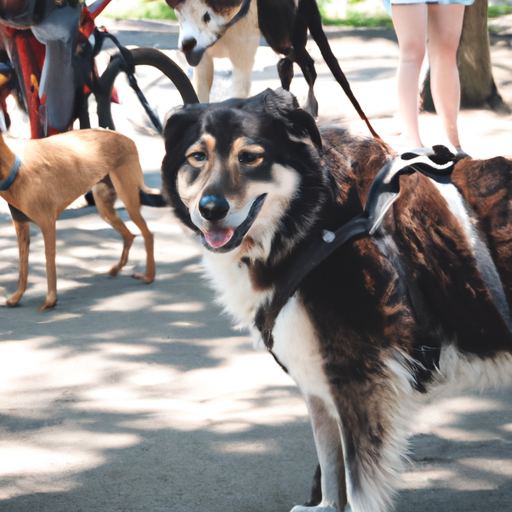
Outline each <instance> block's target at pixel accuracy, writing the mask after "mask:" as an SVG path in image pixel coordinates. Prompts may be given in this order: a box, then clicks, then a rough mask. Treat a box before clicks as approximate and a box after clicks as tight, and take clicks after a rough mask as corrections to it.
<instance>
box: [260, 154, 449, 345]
mask: <svg viewBox="0 0 512 512" xmlns="http://www.w3.org/2000/svg"><path fill="white" fill-rule="evenodd" d="M439 148H441V149H439ZM448 155H449V156H448ZM458 160H459V158H457V157H455V156H454V155H452V154H451V153H449V152H445V148H444V147H439V146H435V153H433V154H432V155H428V156H427V155H422V156H417V155H415V154H411V153H408V154H406V155H403V156H402V157H401V158H397V159H395V160H390V161H388V162H387V163H386V164H385V165H384V167H382V169H380V171H379V172H378V173H377V175H376V176H375V179H374V180H373V183H372V185H371V187H370V192H369V194H368V198H367V200H366V205H365V208H364V211H363V213H361V214H360V215H358V216H357V217H354V218H353V219H352V220H350V221H349V222H347V223H346V224H345V225H343V226H342V227H340V228H339V229H337V230H336V231H334V232H332V231H325V230H324V231H323V232H322V236H321V238H317V239H316V240H314V241H313V243H311V244H310V245H309V246H308V247H306V248H305V249H304V250H303V252H302V253H301V254H300V255H299V256H298V257H297V258H296V259H295V261H294V263H293V264H292V265H291V266H290V267H289V268H288V269H287V271H286V272H285V273H284V275H283V276H282V277H281V279H280V282H281V283H283V285H282V286H280V287H279V288H278V290H277V292H276V293H275V294H274V296H273V297H272V300H271V302H270V303H269V304H268V305H267V306H265V307H263V308H262V309H260V311H258V314H257V318H256V327H257V328H258V330H259V331H260V332H261V335H262V338H263V341H264V342H265V345H266V346H267V348H268V349H271V348H272V346H273V344H274V343H273V338H272V331H273V329H274V325H275V322H276V319H277V317H278V315H279V313H280V311H281V309H282V308H283V307H284V306H285V305H286V303H287V302H288V300H289V299H290V298H291V297H292V296H293V294H294V293H295V292H296V291H297V288H298V287H299V285H300V283H301V282H302V280H303V279H304V278H305V277H306V276H307V275H308V274H309V273H310V272H311V271H312V270H313V269H314V268H316V267H317V266H318V265H319V264H320V263H321V262H322V261H323V260H325V259H326V258H327V257H328V256H330V255H331V254H332V253H333V252H334V251H336V250H337V249H339V248H340V247H341V246H342V245H343V244H344V243H345V242H347V241H348V240H351V239H354V238H356V237H363V236H372V235H373V234H374V233H375V231H376V230H377V229H378V228H379V226H380V225H381V223H382V220H383V218H384V215H385V214H386V212H387V211H388V210H389V208H390V207H391V205H392V204H393V203H394V202H395V200H396V199H397V197H398V195H399V194H400V176H402V175H406V174H412V173H414V172H420V173H421V174H424V175H425V176H428V177H429V178H432V179H433V180H435V181H438V182H440V183H448V182H449V180H450V175H451V173H452V171H453V168H454V167H455V163H456V162H457V161H458ZM436 161H437V162H439V163H437V162H436Z"/></svg>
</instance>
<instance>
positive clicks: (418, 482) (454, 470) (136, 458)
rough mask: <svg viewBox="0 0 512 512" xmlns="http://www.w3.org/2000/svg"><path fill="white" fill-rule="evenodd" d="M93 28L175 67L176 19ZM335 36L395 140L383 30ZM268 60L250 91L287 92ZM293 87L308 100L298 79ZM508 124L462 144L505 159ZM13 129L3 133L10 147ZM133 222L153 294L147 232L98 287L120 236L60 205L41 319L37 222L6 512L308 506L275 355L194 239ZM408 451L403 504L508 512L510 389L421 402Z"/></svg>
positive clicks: (300, 451)
mask: <svg viewBox="0 0 512 512" xmlns="http://www.w3.org/2000/svg"><path fill="white" fill-rule="evenodd" d="M102 21H103V23H104V24H105V25H106V26H107V27H108V28H109V29H110V30H111V31H112V32H114V33H116V34H118V35H119V36H120V38H121V40H122V41H123V42H124V43H132V44H133V43H136V44H137V45H140V46H143V45H151V46H157V47H159V48H161V49H162V50H163V51H165V52H167V53H168V54H169V55H171V56H172V57H173V58H175V59H176V60H178V61H179V62H180V63H182V64H183V60H182V59H181V57H180V56H179V55H178V54H177V53H176V50H175V47H176V33H177V30H176V27H175V26H172V25H167V24H157V23H135V22H134V23H128V22H124V23H120V22H115V21H113V20H108V19H104V20H102ZM508 26H512V23H510V24H509V25H507V26H505V28H504V30H508ZM330 38H331V39H330V40H331V43H332V46H333V50H334V52H335V54H336V55H337V56H338V57H339V59H340V63H341V65H342V67H343V69H344V70H345V72H346V74H347V77H348V79H349V81H350V83H351V85H352V88H353V90H354V92H355V95H356V97H357V98H358V100H359V102H360V103H361V105H362V106H363V108H364V110H365V111H366V113H367V114H368V116H369V117H370V119H371V121H372V123H373V125H374V127H375V128H376V130H377V131H378V132H379V134H380V135H381V136H382V137H383V138H384V139H385V140H388V141H389V142H390V143H392V144H395V143H396V142H397V141H398V135H397V133H398V131H399V128H398V123H397V120H396V117H395V114H396V100H395V97H394V79H395V73H396V65H397V58H398V52H397V46H396V40H395V38H394V34H393V32H392V31H389V30H370V29H366V30H365V29H359V30H348V29H346V30H340V29H337V30H336V31H334V30H333V31H332V33H330ZM312 52H313V55H314V57H315V59H316V60H317V61H319V60H320V59H319V56H318V55H317V51H316V49H315V48H314V47H313V46H312ZM492 60H493V66H494V68H493V72H494V77H495V81H496V83H497V86H498V89H499V91H500V93H501V95H502V96H503V98H504V99H505V101H506V102H507V103H508V104H509V105H510V106H511V107H512V48H511V47H510V46H509V45H507V42H506V41H505V40H503V41H500V42H497V43H496V44H494V45H493V46H492ZM276 61H277V57H276V56H275V55H274V54H273V53H272V51H271V50H270V49H269V48H268V47H265V46H262V47H260V50H259V52H258V58H257V63H256V67H255V70H254V73H253V78H254V82H253V93H257V92H259V91H261V90H263V89H264V88H266V87H272V88H274V87H277V86H278V85H279V83H278V79H277V74H276V71H275V64H276ZM183 65H184V64H183ZM184 68H185V69H186V70H187V72H188V69H187V68H186V66H184ZM318 71H319V79H318V84H317V87H316V91H317V97H318V99H319V102H320V119H319V121H320V122H342V123H343V124H346V125H348V126H350V128H351V129H352V130H354V131H358V132H360V133H366V128H365V126H364V125H363V124H362V122H361V121H359V120H358V118H357V114H355V112H354V111H353V108H352V107H351V106H350V104H348V102H347V100H346V99H345V98H344V97H343V94H342V91H341V90H340V88H339V86H338V85H337V84H336V83H334V82H333V80H332V79H331V78H330V76H329V73H328V71H327V69H326V67H325V66H323V65H321V64H319V65H318ZM229 78H230V72H229V67H228V66H227V65H226V63H221V64H220V66H219V69H218V73H217V75H216V79H215V89H214V93H213V99H214V100H218V99H223V97H225V96H226V95H227V94H228V86H229ZM292 90H293V92H295V93H296V94H297V96H298V97H299V99H300V100H301V101H302V100H303V99H304V97H305V86H304V81H303V79H302V78H301V77H300V76H297V77H296V79H295V80H294V82H293V84H292ZM511 121H512V116H511V115H507V116H499V115H497V114H494V113H492V112H489V111H464V112H462V113H461V116H460V130H461V138H462V143H463V146H464V147H465V149H466V151H468V153H470V154H471V155H472V156H474V157H477V158H480V157H490V156H495V155H510V156H512V146H511V143H512V136H511V134H512V131H511V127H512V124H511ZM421 126H422V129H423V130H424V133H425V141H426V143H429V144H430V143H439V142H443V140H442V133H441V132H442V131H441V130H440V127H439V124H438V119H437V118H436V116H434V115H430V114H422V116H421ZM15 135H16V134H15ZM132 135H133V136H134V138H135V139H136V142H137V144H138V146H139V150H140V154H141V160H142V163H143V167H144V171H145V178H146V181H147V183H148V184H150V185H151V186H158V184H159V168H160V162H161V158H162V155H163V144H162V141H161V140H159V139H154V138H149V137H147V136H145V135H143V134H140V133H135V132H134V133H133V134H132ZM17 137H18V138H16V137H11V138H10V139H9V143H11V144H12V146H13V147H15V148H16V147H18V145H22V143H23V141H22V139H20V137H21V136H20V135H19V134H18V135H17ZM119 211H120V215H121V216H122V217H123V219H125V220H127V215H126V212H125V211H124V209H122V208H120V210H119ZM143 215H144V216H145V218H146V219H147V221H148V223H149V226H150V229H151V230H152V231H153V232H154V234H155V244H156V261H157V278H156V281H155V282H154V283H153V284H151V285H147V286H146V285H143V284H141V283H140V282H137V281H136V280H134V279H132V278H131V273H132V272H133V270H134V268H135V267H138V268H140V266H141V265H144V258H145V255H144V249H143V244H142V241H141V240H140V239H139V238H140V237H137V239H136V242H135V244H134V247H133V250H132V254H131V258H130V262H129V265H128V266H127V268H126V269H125V270H124V271H123V272H122V274H121V275H119V276H118V277H117V278H111V277H108V276H106V275H105V271H106V270H107V269H108V268H109V267H110V266H111V265H112V264H113V263H114V262H115V261H116V259H117V258H118V256H119V253H120V250H121V242H120V241H119V240H118V237H117V236H116V235H115V233H113V231H112V229H110V227H108V226H107V225H106V224H105V223H104V222H103V221H102V220H101V219H100V217H99V216H98V214H97V212H96V210H95V209H94V208H83V209H80V210H68V211H66V212H65V213H64V214H63V215H62V217H61V218H60V219H59V221H58V231H57V237H58V255H57V268H58V290H59V303H58V306H57V308H56V309H55V310H54V311H52V312H44V313H42V312H39V311H38V310H37V308H38V306H40V305H41V304H42V303H43V301H44V296H45V293H46V281H45V270H44V265H45V260H44V253H43V242H42V238H41V235H40V232H39V229H38V228H37V226H32V228H31V233H32V236H33V238H32V245H31V254H30V258H31V259H30V265H31V267H30V276H29V288H28V290H27V293H26V295H25V296H24V298H23V300H22V305H21V306H20V307H18V308H14V309H9V308H6V307H2V308H0V511H1V512H70V511H73V512H139V511H141V512H142V511H144V512H147V511H151V512H164V511H165V512H169V511H176V512H199V511H201V512H221V511H222V512H224V511H230V512H231V511H234V512H256V511H258V512H287V511H289V510H290V509H291V508H292V506H293V505H294V504H298V503H302V502H304V501H305V500H307V498H308V495H309V489H310V482H311V478H312V475H313V472H314V469H315V466H316V455H315V449H314V443H313V438H312V434H311V428H310V425H309V421H308V418H307V412H306V408H305V406H304V404H303V401H302V399H301V397H300V395H299V393H298V392H297V389H296V388H295V386H294V384H293V382H292V381H291V380H290V379H289V378H288V377H287V376H286V375H285V374H284V373H283V372H282V371H281V370H280V368H279V367H278V366H277V365H276V364H275V362H274V360H273V359H272V357H271V356H270V355H268V354H267V353H265V352H257V351H255V350H254V349H253V347H252V345H251V341H250V339H249V337H248V336H247V335H246V333H243V332H238V331H235V330H234V329H233V328H232V327H231V325H230V323H229V321H228V319H227V318H225V317H224V316H223V315H222V314H221V312H220V310H219V308H218V307H217V306H216V304H215V302H214V297H213V294H212V292H211V291H210V290H209V288H208V287H207V285H206V283H205V282H204V281H203V279H202V274H201V266H200V250H199V246H198V243H197V241H196V240H195V239H193V238H192V237H191V236H190V234H189V233H187V232H186V231H184V230H183V229H182V228H181V226H180V225H179V224H178V222H177V221H176V220H175V219H174V218H173V216H172V214H171V213H170V211H169V210H168V209H166V208H164V209H155V208H148V207H144V209H143ZM130 225H131V224H130ZM16 283H17V244H16V237H15V233H14V229H13V227H12V224H11V222H10V218H9V215H8V214H7V211H6V209H5V204H0V287H1V289H0V292H1V293H0V294H1V295H3V296H5V297H7V296H8V295H9V294H10V293H13V291H14V290H15V288H16ZM410 459H411V461H410V464H409V465H408V470H407V472H406V474H405V475H404V482H403V484H402V486H401V490H400V492H399V493H398V495H397V499H396V504H397V506H396V510H397V511H398V512H412V511H414V512H437V511H446V512H457V511H461V512H462V511H464V512H467V511H473V510H475V511H476V510H488V511H492V512H512V480H511V477H512V400H511V398H510V389H507V390H502V391H499V392H498V391H495V392H485V393H482V394H476V393H472V392H466V393H454V394H453V395H450V396H445V397H443V398H441V399H438V400H436V402H435V403H429V404H426V406H425V408H424V409H423V410H422V412H421V413H420V415H419V417H418V419H417V421H416V423H415V427H414V432H413V436H412V439H411V453H410Z"/></svg>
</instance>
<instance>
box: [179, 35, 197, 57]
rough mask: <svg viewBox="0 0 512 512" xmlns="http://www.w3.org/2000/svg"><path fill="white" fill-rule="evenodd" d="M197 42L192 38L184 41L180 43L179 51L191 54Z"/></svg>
mask: <svg viewBox="0 0 512 512" xmlns="http://www.w3.org/2000/svg"><path fill="white" fill-rule="evenodd" d="M196 44H197V41H196V39H194V38H193V37H191V38H190V39H185V40H183V42H182V43H181V51H182V52H183V53H188V52H191V51H192V50H193V49H194V48H195V47H196Z"/></svg>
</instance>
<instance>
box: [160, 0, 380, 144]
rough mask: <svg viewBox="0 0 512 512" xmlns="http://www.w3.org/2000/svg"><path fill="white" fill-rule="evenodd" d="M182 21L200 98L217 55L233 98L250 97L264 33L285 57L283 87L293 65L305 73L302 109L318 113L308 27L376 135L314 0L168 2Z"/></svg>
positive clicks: (182, 43)
mask: <svg viewBox="0 0 512 512" xmlns="http://www.w3.org/2000/svg"><path fill="white" fill-rule="evenodd" d="M166 2H167V3H168V4H169V6H170V7H172V8H173V9H174V10H175V13H176V17H177V18H178V21H179V23H180V36H179V43H178V46H179V49H180V50H181V51H182V52H183V53H184V54H185V56H186V58H187V61H188V63H189V64H190V65H191V66H197V69H196V72H195V73H194V82H195V87H196V92H197V96H198V98H199V101H201V102H203V103H207V102H208V101H209V98H210V90H211V88H212V84H213V74H214V65H213V59H214V58H221V57H226V58H229V59H230V60H231V62H232V64H233V93H232V95H233V97H235V98H247V97H248V96H249V93H250V88H251V71H252V68H253V66H254V60H255V56H256V50H257V49H258V46H259V42H260V35H263V37H264V38H265V40H266V41H267V43H268V45H269V46H270V47H271V48H272V49H273V50H274V51H275V52H276V53H278V54H279V55H283V58H282V59H281V60H280V61H279V63H278V72H279V78H280V80H281V86H282V87H283V88H284V89H286V90H290V84H291V81H292V79H293V63H294V62H295V63H297V64H298V65H299V67H300V68H301V70H302V73H303V74H304V78H305V79H306V81H307V83H308V86H309V92H308V99H307V103H306V105H305V106H304V108H305V109H306V110H307V111H308V112H309V113H310V114H311V115H313V117H316V116H317V115H318V102H317V100H316V98H315V94H314V90H313V86H314V84H315V81H316V77H317V73H316V70H315V64H314V61H313V59H312V57H311V56H310V55H309V53H308V51H307V50H306V43H307V37H308V31H309V33H310V34H311V36H312V37H313V39H314V41H315V42H316V44H317V45H318V47H319V49H320V51H321V53H322V57H323V58H324V60H325V62H326V63H327V65H328V67H329V69H330V70H331V73H332V74H333V76H334V78H335V79H336V81H337V82H338V83H339V84H340V85H341V86H342V88H343V90H344V91H345V94H347V96H348V98H349V99H350V101H351V102H352V104H353V105H354V108H355V109H356V111H357V112H358V114H359V116H360V117H361V119H362V120H363V121H365V123H366V124H367V126H368V128H369V130H370V132H371V133H372V134H373V135H374V136H376V133H375V132H374V130H373V128H372V127H371V125H370V123H369V121H368V119H367V117H366V115H365V114H364V112H363V110H362V108H361V106H360V105H359V103H358V101H357V99H356V98H355V96H354V94H353V93H352V90H351V88H350V84H349V83H348V81H347V79H346V77H345V74H344V73H343V71H342V69H341V67H340V65H339V63H338V60H337V59H336V57H335V56H334V54H333V53H332V50H331V47H330V45H329V42H328V40H327V37H326V35H325V32H324V30H323V28H322V20H321V17H320V11H319V10H318V5H317V3H316V0H166Z"/></svg>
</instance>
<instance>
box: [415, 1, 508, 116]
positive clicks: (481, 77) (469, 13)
mask: <svg viewBox="0 0 512 512" xmlns="http://www.w3.org/2000/svg"><path fill="white" fill-rule="evenodd" d="M457 64H458V68H459V76H460V92H461V102H460V107H461V108H463V109H464V108H467V109H473V108H476V109H483V108H490V109H492V110H494V111H495V112H510V109H509V107H508V106H507V105H506V104H505V103H504V102H503V99H502V98H501V96H500V95H499V93H498V89H497V87H496V84H495V83H494V78H493V76H492V64H491V51H490V43H489V31H488V28H487V0H475V1H474V3H473V4H472V5H470V6H468V7H466V11H465V13H464V23H463V25H462V36H461V39H460V46H459V51H458V54H457ZM422 107H423V109H424V110H427V111H430V112H433V111H435V108H434V103H433V101H432V93H431V90H430V71H429V72H427V76H426V77H425V82H424V84H423V90H422Z"/></svg>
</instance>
